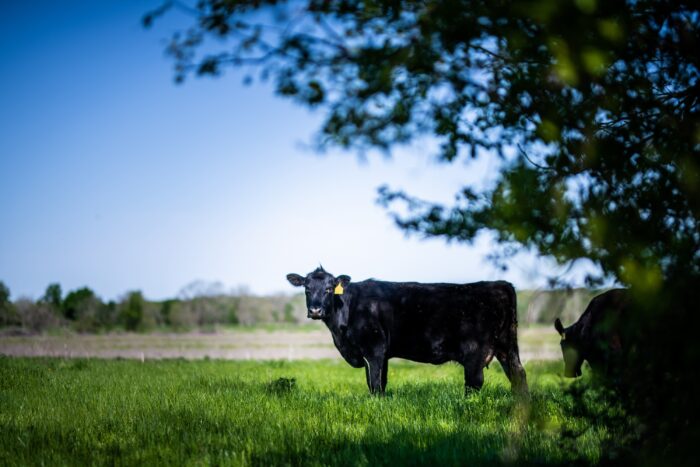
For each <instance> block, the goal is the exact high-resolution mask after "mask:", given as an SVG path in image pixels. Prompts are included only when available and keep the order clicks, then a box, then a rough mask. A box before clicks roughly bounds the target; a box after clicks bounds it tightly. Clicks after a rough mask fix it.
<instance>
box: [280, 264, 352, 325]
mask: <svg viewBox="0 0 700 467" xmlns="http://www.w3.org/2000/svg"><path fill="white" fill-rule="evenodd" d="M287 280H288V281H289V283H290V284H292V285H293V286H294V287H301V286H303V287H304V290H305V291H306V310H307V316H308V317H309V318H311V319H323V318H325V317H327V316H329V315H330V314H331V313H332V312H333V310H334V309H335V307H334V301H335V298H336V297H335V294H336V293H340V292H339V291H340V290H341V289H342V288H344V287H346V286H347V285H348V283H349V282H350V277H349V276H346V275H341V276H338V277H334V276H333V274H330V273H328V272H326V271H324V270H323V268H322V267H318V268H316V270H315V271H313V272H310V273H309V274H307V275H306V277H304V276H300V275H299V274H287ZM338 286H340V287H338ZM336 289H337V290H336Z"/></svg>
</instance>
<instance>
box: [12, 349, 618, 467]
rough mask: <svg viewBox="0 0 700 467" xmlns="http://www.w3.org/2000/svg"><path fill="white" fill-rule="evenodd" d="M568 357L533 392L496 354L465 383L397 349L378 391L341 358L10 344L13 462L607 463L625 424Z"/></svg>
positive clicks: (537, 372) (551, 366) (531, 374)
mask: <svg viewBox="0 0 700 467" xmlns="http://www.w3.org/2000/svg"><path fill="white" fill-rule="evenodd" d="M561 366H562V365H561V362H559V361H549V362H545V361H529V362H528V363H526V365H525V368H526V370H527V374H528V379H529V383H530V389H531V398H530V399H529V400H527V401H523V400H518V399H517V398H515V397H514V396H513V395H512V394H511V392H510V387H509V384H508V381H507V379H506V378H505V375H504V374H503V372H502V370H501V368H500V366H499V365H498V364H497V363H495V362H494V363H493V364H492V365H491V367H490V369H488V370H486V372H485V376H486V384H485V385H484V388H483V389H482V390H481V391H480V392H478V393H470V394H468V395H467V396H466V397H465V396H464V393H463V372H462V368H461V367H460V366H458V365H456V364H445V365H442V366H432V365H421V364H415V363H411V362H406V361H394V360H392V361H391V364H390V370H389V386H388V388H387V395H386V396H385V397H374V396H370V395H369V394H368V393H367V387H366V385H365V382H364V374H363V372H362V370H357V369H353V368H350V367H349V366H348V365H347V364H345V363H344V362H342V361H339V360H316V361H311V360H299V361H225V360H212V359H203V360H196V361H190V360H185V359H182V358H178V359H165V360H146V361H145V362H141V361H138V360H123V359H113V360H103V359H81V358H78V359H63V358H46V357H21V358H18V357H0V465H36V464H45V465H84V464H97V465H103V464H110V465H113V464H129V465H131V464H143V465H162V464H167V465H201V464H218V465H321V464H324V465H325V464H334V465H376V464H380V465H405V464H409V465H410V464H419V463H420V464H428V463H432V464H435V465H464V464H467V463H468V464H470V465H486V464H488V465H492V464H494V463H497V464H499V463H503V464H510V463H513V462H515V463H517V464H531V463H533V464H534V463H545V464H562V463H569V462H577V463H583V464H591V463H595V462H596V461H598V460H599V459H600V456H601V454H602V453H603V452H604V450H605V449H606V446H607V445H608V443H609V442H610V441H611V440H613V439H614V438H615V434H614V433H611V432H609V431H608V429H607V428H606V427H605V426H604V425H603V424H602V423H598V422H596V421H591V418H590V417H588V418H584V417H583V416H582V415H581V409H580V407H578V406H577V404H575V403H574V400H573V398H572V397H571V396H570V395H569V394H568V393H567V392H566V390H565V389H566V387H567V385H569V384H571V383H570V382H569V381H564V380H563V379H562V378H561V376H559V375H560V374H561V371H562V368H561ZM575 384H587V382H586V380H585V377H584V380H583V381H579V382H577V383H575ZM583 400H584V402H585V398H584V399H583ZM588 409H589V410H593V411H595V410H597V408H596V407H588Z"/></svg>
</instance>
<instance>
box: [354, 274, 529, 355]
mask: <svg viewBox="0 0 700 467" xmlns="http://www.w3.org/2000/svg"><path fill="white" fill-rule="evenodd" d="M356 286H360V288H361V290H358V292H360V299H359V300H358V308H359V310H358V311H359V312H360V313H363V314H367V313H372V312H373V311H376V319H378V320H380V321H381V324H382V327H383V328H384V329H386V330H387V331H388V338H389V353H390V356H391V357H400V358H407V359H410V360H415V361H419V362H427V363H443V362H445V361H450V360H455V361H462V360H463V359H464V356H465V354H466V353H469V352H490V351H493V349H495V348H496V347H498V345H499V342H501V341H503V339H506V338H507V336H508V335H509V333H510V332H511V331H512V330H514V329H516V327H517V321H516V316H515V291H514V289H513V286H512V285H511V284H510V283H508V282H504V281H497V282H477V283H471V284H448V283H435V284H422V283H416V282H381V281H365V282H363V283H358V284H356Z"/></svg>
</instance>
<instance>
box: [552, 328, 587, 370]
mask: <svg viewBox="0 0 700 467" xmlns="http://www.w3.org/2000/svg"><path fill="white" fill-rule="evenodd" d="M554 329H556V330H557V332H558V333H559V335H560V336H561V343H560V344H561V353H562V354H563V355H564V376H566V377H567V378H575V377H577V376H581V365H583V354H582V353H581V343H580V342H579V339H578V334H577V333H576V332H573V331H572V330H571V328H568V329H564V326H563V325H562V324H561V321H560V320H559V318H557V319H556V321H554Z"/></svg>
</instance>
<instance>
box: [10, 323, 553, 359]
mask: <svg viewBox="0 0 700 467" xmlns="http://www.w3.org/2000/svg"><path fill="white" fill-rule="evenodd" d="M519 341H520V357H521V360H523V361H528V360H555V359H559V358H561V352H560V350H559V345H558V336H557V335H556V333H555V332H553V331H552V330H550V329H548V328H527V329H521V330H520V335H519ZM0 354H3V355H9V356H52V357H98V358H117V357H121V358H133V359H160V358H186V359H202V358H217V359H227V360H299V359H323V358H341V357H340V354H339V353H338V351H337V350H336V348H335V347H334V345H333V340H332V338H331V335H330V333H329V332H328V331H327V330H326V329H319V330H311V331H309V330H304V331H293V330H291V331H287V330H283V331H282V330H276V331H265V330H259V331H247V330H246V331H236V330H226V331H218V332H216V333H202V332H190V333H183V334H177V333H151V334H132V333H114V334H103V335H80V334H75V335H60V336H52V335H40V336H3V337H0Z"/></svg>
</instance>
